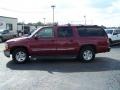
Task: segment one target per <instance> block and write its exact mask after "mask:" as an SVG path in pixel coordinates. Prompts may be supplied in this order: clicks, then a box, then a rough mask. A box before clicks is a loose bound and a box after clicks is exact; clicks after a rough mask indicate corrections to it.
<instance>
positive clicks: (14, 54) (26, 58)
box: [12, 48, 29, 64]
mask: <svg viewBox="0 0 120 90" xmlns="http://www.w3.org/2000/svg"><path fill="white" fill-rule="evenodd" d="M20 53H21V54H23V58H22V56H21V57H20V56H18V55H20ZM20 58H21V59H20ZM12 59H13V61H14V62H15V63H18V64H21V63H25V62H27V61H29V55H28V53H27V51H26V50H25V49H22V48H17V49H15V50H14V51H13V52H12Z"/></svg>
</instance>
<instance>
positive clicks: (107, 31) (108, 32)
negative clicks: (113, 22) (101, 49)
mask: <svg viewBox="0 0 120 90" xmlns="http://www.w3.org/2000/svg"><path fill="white" fill-rule="evenodd" d="M105 31H106V33H107V34H112V33H113V30H105Z"/></svg>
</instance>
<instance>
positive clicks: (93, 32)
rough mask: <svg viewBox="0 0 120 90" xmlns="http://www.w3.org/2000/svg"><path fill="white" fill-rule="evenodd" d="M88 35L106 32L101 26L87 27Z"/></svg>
mask: <svg viewBox="0 0 120 90" xmlns="http://www.w3.org/2000/svg"><path fill="white" fill-rule="evenodd" d="M87 32H88V34H89V36H105V35H106V33H105V31H104V30H103V29H102V28H87Z"/></svg>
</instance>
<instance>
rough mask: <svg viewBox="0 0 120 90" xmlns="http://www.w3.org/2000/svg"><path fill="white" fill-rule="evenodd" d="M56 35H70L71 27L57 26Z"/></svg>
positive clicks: (71, 32)
mask: <svg viewBox="0 0 120 90" xmlns="http://www.w3.org/2000/svg"><path fill="white" fill-rule="evenodd" d="M57 34H58V37H72V36H73V31H72V27H59V28H58V30H57Z"/></svg>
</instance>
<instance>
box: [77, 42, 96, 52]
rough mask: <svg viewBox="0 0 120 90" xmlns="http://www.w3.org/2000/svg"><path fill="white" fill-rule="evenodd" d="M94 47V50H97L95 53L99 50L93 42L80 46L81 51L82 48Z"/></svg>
mask: <svg viewBox="0 0 120 90" xmlns="http://www.w3.org/2000/svg"><path fill="white" fill-rule="evenodd" d="M86 47H87V48H88V47H89V48H92V49H93V50H94V51H95V53H96V52H97V51H96V46H95V45H93V44H85V45H82V46H81V47H80V50H79V52H80V51H81V50H82V49H84V48H86Z"/></svg>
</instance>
